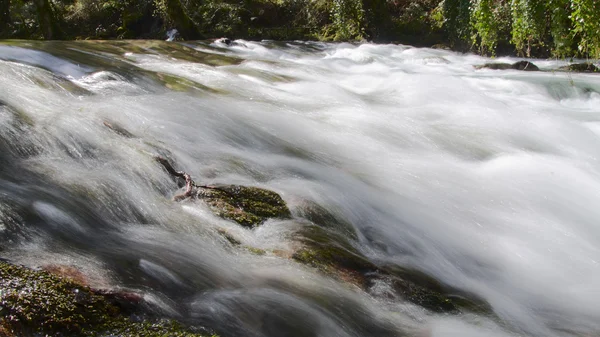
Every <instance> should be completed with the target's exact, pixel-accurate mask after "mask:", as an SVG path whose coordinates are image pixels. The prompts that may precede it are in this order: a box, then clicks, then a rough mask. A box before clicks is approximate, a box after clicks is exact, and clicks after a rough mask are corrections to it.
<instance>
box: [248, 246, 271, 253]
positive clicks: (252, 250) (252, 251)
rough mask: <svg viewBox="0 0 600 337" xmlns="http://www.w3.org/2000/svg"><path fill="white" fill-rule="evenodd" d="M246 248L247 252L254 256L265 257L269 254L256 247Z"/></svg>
mask: <svg viewBox="0 0 600 337" xmlns="http://www.w3.org/2000/svg"><path fill="white" fill-rule="evenodd" d="M244 248H246V250H247V251H249V252H250V253H252V254H254V255H265V254H267V251H266V250H264V249H260V248H256V247H249V246H246V247H244Z"/></svg>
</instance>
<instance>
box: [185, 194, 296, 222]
mask: <svg viewBox="0 0 600 337" xmlns="http://www.w3.org/2000/svg"><path fill="white" fill-rule="evenodd" d="M195 196H196V197H197V198H198V199H200V200H203V201H204V202H206V203H207V204H208V205H209V206H210V208H211V210H212V211H213V212H214V213H215V214H216V215H218V216H220V217H222V218H225V219H229V220H233V221H235V222H237V223H238V224H240V225H242V226H244V227H254V226H258V225H260V224H262V223H263V222H265V221H266V220H267V219H269V218H282V219H286V218H290V216H291V213H290V210H289V209H288V207H287V205H286V203H285V201H283V199H282V198H281V196H280V195H279V194H277V193H275V192H273V191H269V190H266V189H263V188H258V187H250V186H241V185H217V186H210V187H198V190H197V192H196V193H195Z"/></svg>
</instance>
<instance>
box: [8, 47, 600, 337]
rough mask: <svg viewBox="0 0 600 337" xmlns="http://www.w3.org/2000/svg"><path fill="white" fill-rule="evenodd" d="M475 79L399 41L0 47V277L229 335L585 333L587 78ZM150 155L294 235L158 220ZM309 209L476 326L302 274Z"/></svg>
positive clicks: (592, 251)
mask: <svg viewBox="0 0 600 337" xmlns="http://www.w3.org/2000/svg"><path fill="white" fill-rule="evenodd" d="M491 61H492V60H490V59H487V58H483V57H479V56H475V55H469V54H459V53H454V52H450V51H444V50H433V49H424V48H412V47H409V46H403V45H375V44H361V45H358V44H357V45H352V44H327V43H308V42H294V43H275V42H249V41H235V43H234V44H232V45H230V46H228V45H225V44H222V43H219V42H163V41H113V42H90V41H82V42H33V41H4V42H1V41H0V248H1V250H0V257H2V258H6V259H10V260H11V261H15V262H17V263H22V264H26V265H29V266H32V267H38V266H42V265H45V264H59V265H68V266H74V267H76V268H78V269H80V270H82V271H83V272H84V274H86V275H89V277H90V279H91V281H90V282H92V283H95V284H96V285H104V286H107V287H122V288H125V289H132V290H135V291H139V292H142V293H143V294H144V296H145V298H146V300H147V301H148V302H150V303H153V304H154V306H155V308H158V309H157V310H162V312H163V313H164V315H165V316H168V317H175V318H178V319H181V320H183V321H186V322H189V323H191V324H198V325H202V326H204V327H206V328H207V329H209V330H211V331H214V332H216V333H218V334H219V335H221V336H223V337H229V336H256V337H259V336H260V337H262V336H264V337H280V336H322V337H334V336H357V337H358V336H361V337H365V336H418V337H424V336H432V337H433V336H462V337H469V336H498V337H500V336H503V337H504V336H539V337H542V336H544V337H548V336H582V337H583V336H586V337H587V336H598V334H599V333H600V306H599V305H598V303H600V266H599V262H600V76H598V75H590V74H572V73H564V72H556V71H553V70H554V69H557V68H558V67H559V66H561V65H564V64H565V63H564V62H563V61H560V60H554V61H553V60H534V63H535V64H536V65H538V66H539V67H540V68H541V69H542V70H543V71H541V72H520V71H516V70H507V71H497V70H477V69H475V67H474V66H476V65H480V64H483V63H486V62H491ZM493 61H494V62H496V61H497V62H515V61H517V59H513V58H500V59H498V60H493ZM104 122H108V123H111V124H114V125H119V127H121V128H123V129H126V130H128V131H129V132H130V133H131V134H132V135H134V136H133V137H124V136H122V135H119V134H116V133H115V132H113V130H110V129H109V128H107V127H105V125H104ZM157 154H159V155H164V156H168V157H169V158H172V159H173V160H174V161H175V162H176V164H177V167H178V168H180V169H183V170H185V171H186V172H188V173H190V174H191V175H192V177H194V179H195V180H196V181H197V182H202V183H231V184H243V185H251V186H259V187H264V188H268V189H271V190H274V191H276V192H278V193H280V194H281V196H282V197H283V199H284V200H285V201H286V202H287V203H288V205H289V206H290V209H291V210H292V213H293V215H294V218H293V219H291V220H269V221H267V222H266V223H265V224H264V225H262V226H260V227H258V228H255V229H252V230H249V229H245V228H242V227H240V226H238V225H236V224H235V223H233V222H229V221H226V220H223V219H221V218H218V217H216V216H215V215H213V214H212V213H211V212H210V210H209V209H208V208H207V206H206V205H203V204H202V203H201V202H193V201H183V202H179V203H178V202H174V201H172V199H171V198H172V197H173V195H174V194H176V193H177V190H178V186H177V185H176V184H175V182H174V181H173V179H172V178H171V177H169V176H168V174H166V173H165V171H164V170H163V169H162V168H161V167H160V166H159V165H157V164H156V162H155V161H154V160H153V155H157ZM307 205H318V206H320V207H322V208H324V209H327V210H328V211H329V212H330V213H331V214H333V215H334V216H335V217H336V218H338V219H343V221H344V223H347V224H349V225H350V226H351V227H352V230H353V231H355V232H356V234H357V235H356V239H355V240H354V241H355V242H354V244H355V245H356V248H357V249H359V250H360V251H361V252H362V253H363V254H365V256H367V257H368V258H369V259H371V260H372V261H375V262H377V263H383V262H384V263H387V264H393V265H398V266H402V267H410V268H414V269H417V270H420V271H423V272H424V273H427V274H428V275H431V276H433V277H435V278H436V279H438V280H440V281H441V282H443V283H445V284H447V285H449V286H451V287H454V288H456V289H462V290H464V291H467V292H470V293H473V294H476V295H477V296H478V297H480V298H482V299H484V300H485V301H486V302H488V303H489V305H490V306H491V308H492V309H493V315H481V314H477V313H469V312H466V313H462V314H439V313H433V312H429V311H427V310H426V309H424V308H422V307H419V306H417V305H415V304H411V303H408V302H406V301H404V300H402V299H401V298H397V297H393V296H386V295H385V294H386V291H388V289H387V288H386V286H387V285H386V284H378V285H376V286H374V287H373V288H371V289H369V290H361V289H357V288H356V287H352V286H349V285H348V284H345V283H343V282H339V281H335V280H333V279H331V278H329V277H327V275H324V274H322V273H319V272H317V271H316V270H314V269H311V268H309V267H307V266H303V265H301V264H299V263H298V262H295V261H294V260H293V259H290V258H289V254H291V253H290V252H292V251H293V250H294V249H295V248H296V247H295V246H296V245H297V243H296V242H295V241H294V240H293V239H292V238H293V233H294V231H295V230H296V228H297V227H298V226H299V224H298V222H299V220H298V219H300V218H302V214H303V212H304V209H305V208H306V207H307ZM304 221H306V220H304ZM222 230H227V231H228V232H229V233H231V235H233V236H235V238H236V239H237V240H239V241H241V242H242V244H243V245H244V246H248V247H254V248H258V249H263V250H265V251H266V252H267V254H263V255H257V254H254V253H253V252H252V250H246V249H242V248H239V247H238V248H236V247H233V246H232V245H230V244H229V243H228V242H227V240H225V239H224V238H223V236H222V235H221V234H219V233H220V232H222ZM273 252H277V253H273ZM286 252H287V253H286ZM286 254H288V255H286Z"/></svg>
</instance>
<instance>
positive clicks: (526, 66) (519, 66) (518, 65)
mask: <svg viewBox="0 0 600 337" xmlns="http://www.w3.org/2000/svg"><path fill="white" fill-rule="evenodd" d="M475 69H492V70H510V69H513V70H523V71H539V70H540V68H538V67H537V66H536V65H535V64H533V63H531V62H529V61H519V62H515V63H513V64H510V63H486V64H482V65H478V66H475Z"/></svg>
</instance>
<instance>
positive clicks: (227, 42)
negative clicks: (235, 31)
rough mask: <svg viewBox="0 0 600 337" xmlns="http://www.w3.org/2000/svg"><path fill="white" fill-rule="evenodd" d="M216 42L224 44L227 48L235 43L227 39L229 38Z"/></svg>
mask: <svg viewBox="0 0 600 337" xmlns="http://www.w3.org/2000/svg"><path fill="white" fill-rule="evenodd" d="M215 42H216V43H222V44H224V45H226V46H231V45H232V44H233V41H231V39H230V38H227V37H222V38H220V39H216V40H215Z"/></svg>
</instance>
